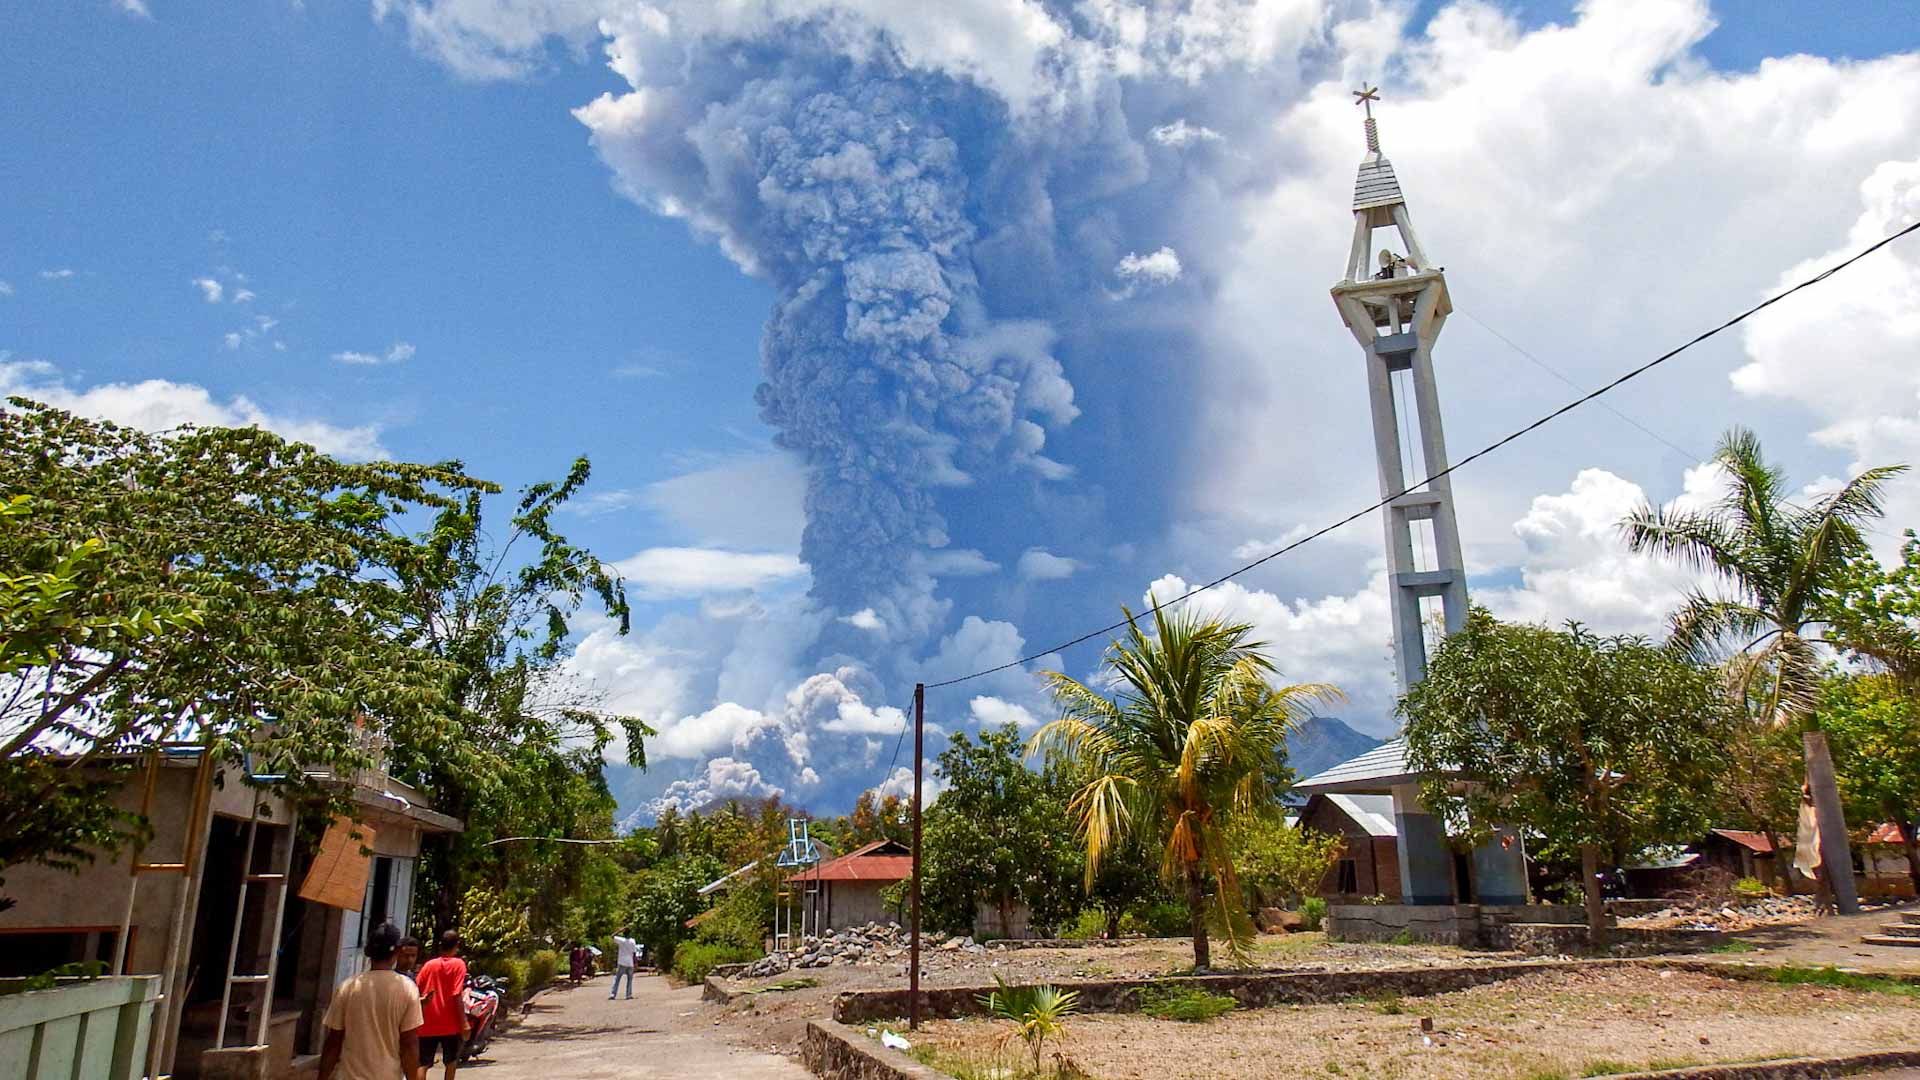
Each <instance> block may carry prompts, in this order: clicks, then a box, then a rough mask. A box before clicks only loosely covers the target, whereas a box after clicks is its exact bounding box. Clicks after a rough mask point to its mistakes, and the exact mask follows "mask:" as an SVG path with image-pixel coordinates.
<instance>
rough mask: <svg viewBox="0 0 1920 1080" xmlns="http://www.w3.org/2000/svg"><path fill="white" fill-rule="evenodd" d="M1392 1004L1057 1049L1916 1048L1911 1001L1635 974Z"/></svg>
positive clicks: (1115, 1072) (1122, 1079) (1598, 1068)
mask: <svg viewBox="0 0 1920 1080" xmlns="http://www.w3.org/2000/svg"><path fill="white" fill-rule="evenodd" d="M1400 1004H1401V1009H1399V1010H1394V1009H1383V1008H1381V1007H1380V1003H1379V1002H1366V1001H1355V1002H1352V1003H1349V1004H1341V1005H1308V1006H1297V1007H1282V1008H1273V1009H1261V1010H1254V1011H1242V1012H1235V1013H1230V1014H1228V1015H1226V1016H1224V1017H1221V1018H1220V1019H1218V1020H1213V1021H1210V1022H1207V1023H1201V1024H1189V1023H1173V1022H1168V1021H1161V1020H1154V1019H1151V1018H1148V1017H1144V1016H1138V1015H1126V1016H1111V1015H1107V1016H1085V1017H1080V1018H1077V1019H1075V1020H1074V1021H1072V1022H1071V1023H1070V1024H1069V1029H1068V1030H1069V1035H1068V1037H1067V1039H1066V1040H1065V1042H1064V1043H1063V1044H1062V1046H1061V1049H1062V1050H1064V1051H1065V1052H1066V1053H1067V1054H1069V1055H1071V1056H1072V1058H1073V1059H1074V1061H1075V1062H1076V1063H1077V1064H1078V1065H1079V1066H1080V1067H1081V1068H1082V1069H1084V1070H1086V1072H1087V1074H1088V1075H1090V1076H1093V1077H1098V1078H1100V1080H1134V1078H1138V1080H1146V1078H1149V1077H1151V1078H1155V1080H1160V1078H1166V1080H1178V1078H1192V1080H1202V1078H1205V1080H1214V1078H1241V1077H1244V1078H1248V1080H1252V1078H1254V1077H1260V1078H1266V1077H1275V1076H1288V1077H1322V1076H1325V1077H1348V1078H1356V1080H1563V1078H1564V1080H1571V1078H1576V1077H1581V1076H1592V1075H1603V1074H1605V1073H1609V1072H1620V1071H1625V1070H1630V1069H1643V1068H1656V1067H1657V1068H1672V1067H1676V1066H1680V1065H1689V1064H1705V1063H1712V1062H1728V1061H1753V1060H1761V1059H1765V1058H1774V1057H1792V1056H1799V1055H1804V1054H1808V1053H1818V1054H1823V1055H1826V1054H1843V1053H1852V1052H1860V1051H1865V1050H1880V1049H1900V1048H1909V1047H1920V1001H1916V1000H1915V999H1913V998H1910V997H1904V996H1897V995H1891V994H1880V993H1871V992H1862V991H1857V990H1850V989H1841V988H1835V987H1825V986H1790V985H1778V984H1772V983H1758V982H1736V981H1732V980H1727V979H1721V978H1717V977H1715V976H1712V975H1705V974H1698V973H1693V972H1682V971H1660V970H1655V969H1651V968H1639V967H1631V968H1610V969H1604V970H1590V971H1580V972H1550V973H1541V974H1538V975H1528V976H1525V977H1522V978H1519V979H1514V980H1511V981H1508V982H1504V983H1500V984H1497V985H1494V986H1484V987H1477V988H1474V989H1471V990H1464V991H1461V992H1458V993H1452V994H1442V995H1438V996H1435V997H1428V998H1408V999H1405V1000H1404V1001H1403V1002H1401V1003H1400ZM1423 1017H1428V1018H1431V1019H1432V1020H1433V1032H1432V1033H1431V1035H1423V1034H1422V1032H1421V1030H1420V1021H1421V1019H1422V1018H1423ZM998 1037H999V1032H998V1030H997V1028H996V1027H995V1025H993V1024H992V1023H991V1022H989V1021H985V1020H950V1021H939V1022H937V1023H934V1024H931V1025H928V1026H927V1027H926V1028H924V1029H923V1030H922V1031H921V1033H920V1039H919V1042H920V1043H921V1045H923V1046H926V1047H928V1048H929V1050H930V1051H932V1054H931V1055H930V1056H934V1057H936V1059H938V1058H946V1059H948V1060H966V1059H974V1060H978V1059H979V1058H980V1057H981V1056H983V1055H984V1054H986V1053H988V1052H989V1051H990V1050H991V1047H992V1046H993V1044H994V1041H995V1040H996V1039H997V1038H998Z"/></svg>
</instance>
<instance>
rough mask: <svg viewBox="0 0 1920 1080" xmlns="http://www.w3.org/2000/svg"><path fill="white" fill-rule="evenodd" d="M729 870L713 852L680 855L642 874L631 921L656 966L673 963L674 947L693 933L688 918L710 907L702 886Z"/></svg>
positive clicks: (663, 968) (664, 966) (661, 966)
mask: <svg viewBox="0 0 1920 1080" xmlns="http://www.w3.org/2000/svg"><path fill="white" fill-rule="evenodd" d="M725 872H726V871H725V870H724V869H723V868H722V867H721V864H720V860H718V859H716V858H714V857H713V856H711V855H677V856H675V857H673V858H671V859H667V860H665V861H664V862H662V863H660V864H659V865H658V866H655V867H654V868H653V869H652V870H649V871H646V872H645V873H644V874H643V875H641V878H640V881H639V882H638V887H637V891H636V894H635V896H634V903H633V917H632V920H631V923H632V928H633V933H634V938H635V939H636V940H638V941H640V942H641V943H642V944H644V945H646V947H647V950H648V952H650V953H651V954H652V955H653V963H654V966H655V967H657V968H660V969H661V970H665V969H666V968H667V967H668V966H669V965H671V964H672V963H673V950H674V949H675V948H676V947H677V946H678V945H679V944H680V943H681V942H682V941H684V940H686V939H687V938H688V937H689V936H691V931H689V930H688V929H687V926H686V923H687V920H688V919H691V918H693V917H694V916H695V915H698V914H700V913H701V912H702V911H705V910H706V902H705V901H704V900H703V899H702V898H701V896H700V887H701V886H703V885H705V884H706V883H707V882H709V881H712V880H713V879H715V878H717V877H719V876H720V875H721V874H723V873H725Z"/></svg>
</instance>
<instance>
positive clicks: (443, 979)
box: [413, 956, 467, 1038]
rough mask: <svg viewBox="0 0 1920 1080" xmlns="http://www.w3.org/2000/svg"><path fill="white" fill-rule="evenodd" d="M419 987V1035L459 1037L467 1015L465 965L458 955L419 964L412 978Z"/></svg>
mask: <svg viewBox="0 0 1920 1080" xmlns="http://www.w3.org/2000/svg"><path fill="white" fill-rule="evenodd" d="M413 981H414V983H415V984H416V985H418V986H419V987H420V1036H421V1038H430V1037H432V1036H435V1035H458V1034H460V1021H461V1020H462V1019H463V1018H464V1017H465V1016H466V1013H467V995H466V989H467V962H466V961H465V960H462V959H460V958H459V957H457V956H436V957H434V958H433V959H431V960H429V961H427V962H426V963H424V964H422V965H420V973H419V974H418V975H415V976H414V977H413Z"/></svg>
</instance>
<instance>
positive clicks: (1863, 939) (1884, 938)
mask: <svg viewBox="0 0 1920 1080" xmlns="http://www.w3.org/2000/svg"><path fill="white" fill-rule="evenodd" d="M1860 943H1861V944H1862V945H1898V946H1900V947H1901V948H1906V949H1920V937H1890V936H1888V935H1886V934H1862V935H1861V936H1860Z"/></svg>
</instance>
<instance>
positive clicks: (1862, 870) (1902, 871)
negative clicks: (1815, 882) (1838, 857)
mask: <svg viewBox="0 0 1920 1080" xmlns="http://www.w3.org/2000/svg"><path fill="white" fill-rule="evenodd" d="M1782 839H1783V840H1791V839H1792V837H1783V838H1782ZM1701 852H1702V854H1703V855H1704V857H1705V860H1706V861H1707V862H1708V863H1712V864H1716V865H1719V866H1723V867H1725V868H1726V869H1727V870H1729V871H1730V872H1732V873H1734V874H1736V875H1737V876H1740V877H1754V878H1759V879H1760V880H1761V881H1764V882H1767V883H1768V884H1770V885H1774V884H1776V883H1775V881H1774V878H1773V873H1774V871H1773V858H1774V854H1773V846H1772V845H1771V844H1769V843H1767V838H1766V837H1765V836H1764V835H1762V834H1760V833H1757V832H1743V831H1741V830H1739V829H1715V830H1713V832H1712V833H1710V834H1709V835H1708V836H1707V839H1706V841H1705V842H1704V843H1703V844H1701ZM1788 854H1789V855H1791V854H1792V853H1791V852H1789V853H1788ZM1853 863H1854V865H1853V876H1854V884H1855V888H1857V889H1858V890H1859V892H1860V895H1862V896H1912V895H1913V894H1914V889H1913V878H1912V875H1911V874H1910V873H1909V872H1908V868H1907V854H1906V845H1905V837H1904V836H1902V835H1901V833H1900V827H1899V826H1898V825H1895V824H1894V823H1892V822H1886V823H1884V824H1881V825H1877V826H1875V827H1874V828H1873V829H1871V830H1870V831H1869V832H1868V834H1867V836H1866V837H1865V838H1861V837H1860V836H1859V835H1858V834H1857V833H1856V834H1855V840H1854V843H1853ZM1794 877H1795V879H1796V880H1795V887H1796V888H1797V889H1798V890H1800V891H1802V892H1807V891H1811V889H1812V886H1811V884H1810V883H1809V882H1807V881H1806V880H1805V879H1803V878H1800V876H1799V874H1797V873H1796V874H1795V875H1794Z"/></svg>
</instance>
